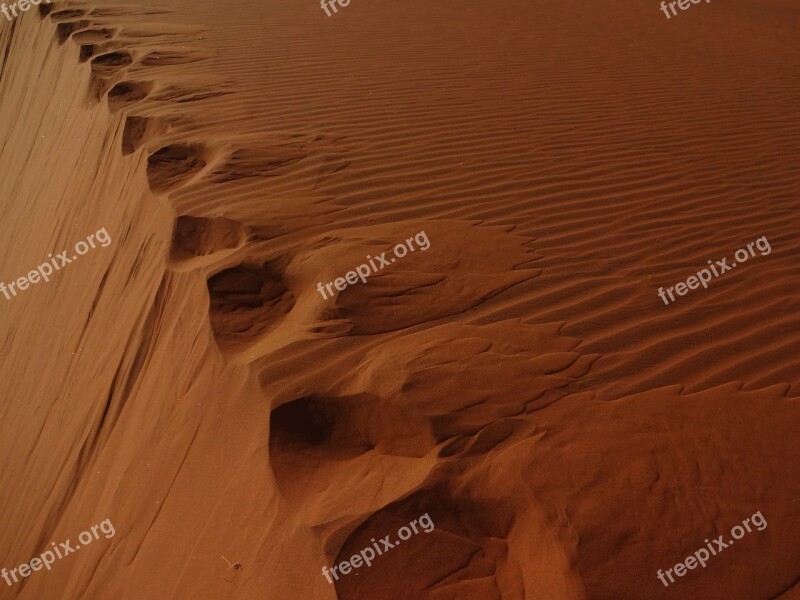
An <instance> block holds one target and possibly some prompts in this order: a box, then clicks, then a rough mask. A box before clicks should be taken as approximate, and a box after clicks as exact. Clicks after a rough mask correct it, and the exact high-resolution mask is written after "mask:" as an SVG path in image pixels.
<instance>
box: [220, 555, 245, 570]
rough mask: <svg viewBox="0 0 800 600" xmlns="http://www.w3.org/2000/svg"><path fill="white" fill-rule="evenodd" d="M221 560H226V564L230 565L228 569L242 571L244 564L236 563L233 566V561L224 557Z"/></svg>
mask: <svg viewBox="0 0 800 600" xmlns="http://www.w3.org/2000/svg"><path fill="white" fill-rule="evenodd" d="M220 558H221V559H222V560H224V561H225V562H226V563H228V567H230V568H231V569H241V568H242V563H238V562H235V563H233V564H231V561H229V560H228V559H227V558H225V557H224V556H221V555H220Z"/></svg>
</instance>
